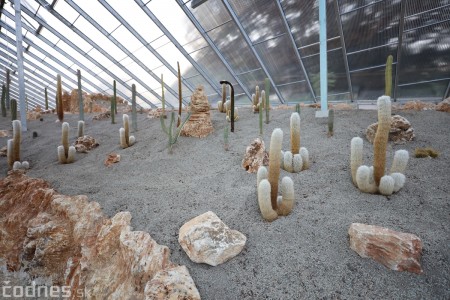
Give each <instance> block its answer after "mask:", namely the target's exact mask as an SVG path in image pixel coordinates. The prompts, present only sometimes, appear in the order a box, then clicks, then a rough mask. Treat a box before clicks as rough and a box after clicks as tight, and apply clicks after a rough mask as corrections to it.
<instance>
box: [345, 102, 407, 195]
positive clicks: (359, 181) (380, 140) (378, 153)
mask: <svg viewBox="0 0 450 300" xmlns="http://www.w3.org/2000/svg"><path fill="white" fill-rule="evenodd" d="M377 106H378V129H377V133H376V135H375V140H374V142H373V144H374V159H373V166H372V167H368V166H365V165H362V161H363V140H362V139H361V138H359V137H354V138H353V139H352V141H351V153H350V164H351V172H352V180H353V183H354V184H355V185H356V186H357V187H358V188H359V189H360V190H361V191H362V192H365V193H377V192H379V193H380V194H382V195H386V196H389V195H392V193H395V192H397V191H399V190H400V189H401V188H402V187H403V185H404V184H405V179H406V178H405V175H403V173H404V172H405V169H406V166H407V164H408V160H409V153H408V151H406V150H397V151H396V152H395V155H394V160H393V162H392V167H391V170H390V175H385V168H386V148H387V143H388V138H389V130H390V127H391V100H390V97H389V96H383V97H380V98H378V102H377Z"/></svg>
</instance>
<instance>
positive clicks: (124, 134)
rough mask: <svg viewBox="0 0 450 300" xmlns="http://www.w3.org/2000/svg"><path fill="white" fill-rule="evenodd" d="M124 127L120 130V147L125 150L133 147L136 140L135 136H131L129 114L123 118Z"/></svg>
mask: <svg viewBox="0 0 450 300" xmlns="http://www.w3.org/2000/svg"><path fill="white" fill-rule="evenodd" d="M122 119H123V127H122V128H120V129H119V136H120V146H121V147H122V148H123V149H125V148H128V147H131V146H133V144H134V143H135V141H136V139H135V137H134V136H130V120H129V117H128V115H127V114H124V115H123V116H122Z"/></svg>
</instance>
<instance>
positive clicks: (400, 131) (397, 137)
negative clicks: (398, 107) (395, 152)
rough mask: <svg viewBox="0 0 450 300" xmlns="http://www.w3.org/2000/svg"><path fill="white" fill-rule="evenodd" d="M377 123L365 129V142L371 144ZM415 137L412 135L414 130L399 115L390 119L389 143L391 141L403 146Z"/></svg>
mask: <svg viewBox="0 0 450 300" xmlns="http://www.w3.org/2000/svg"><path fill="white" fill-rule="evenodd" d="M377 128H378V122H377V123H373V124H371V125H369V127H367V129H366V137H367V140H368V141H369V142H370V143H371V144H373V140H374V139H375V134H376V133H377ZM415 137H416V135H415V134H414V128H412V127H411V123H409V121H408V120H407V119H406V118H404V117H402V116H399V115H395V116H392V117H391V129H390V131H389V141H393V142H394V144H404V143H406V142H409V141H412V140H413V139H414V138H415Z"/></svg>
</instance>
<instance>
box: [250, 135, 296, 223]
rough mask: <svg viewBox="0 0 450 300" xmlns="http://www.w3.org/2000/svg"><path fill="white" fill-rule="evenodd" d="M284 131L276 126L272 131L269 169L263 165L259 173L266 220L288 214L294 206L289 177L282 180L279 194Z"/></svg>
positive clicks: (292, 184) (262, 212)
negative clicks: (279, 193)
mask: <svg viewBox="0 0 450 300" xmlns="http://www.w3.org/2000/svg"><path fill="white" fill-rule="evenodd" d="M282 143H283V131H282V130H281V129H279V128H276V129H275V130H274V131H273V132H272V137H271V140H270V150H269V152H270V153H269V158H270V159H269V171H267V169H266V167H264V166H261V167H259V169H258V173H257V190H258V203H259V208H260V210H261V214H262V216H263V218H264V219H265V220H266V221H269V222H271V221H273V220H275V219H276V218H278V216H286V215H288V214H289V213H290V212H291V211H292V208H293V206H294V201H295V197H294V183H293V181H292V179H290V178H289V177H284V178H283V179H282V180H281V196H278V178H279V176H280V162H281V156H280V154H281V146H282Z"/></svg>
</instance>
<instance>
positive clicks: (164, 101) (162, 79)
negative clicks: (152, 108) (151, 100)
mask: <svg viewBox="0 0 450 300" xmlns="http://www.w3.org/2000/svg"><path fill="white" fill-rule="evenodd" d="M161 103H162V115H163V118H165V117H166V98H165V96H164V77H163V74H161Z"/></svg>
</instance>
